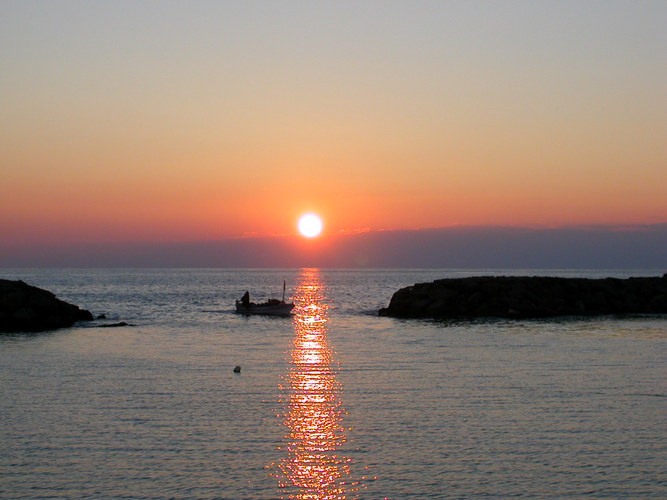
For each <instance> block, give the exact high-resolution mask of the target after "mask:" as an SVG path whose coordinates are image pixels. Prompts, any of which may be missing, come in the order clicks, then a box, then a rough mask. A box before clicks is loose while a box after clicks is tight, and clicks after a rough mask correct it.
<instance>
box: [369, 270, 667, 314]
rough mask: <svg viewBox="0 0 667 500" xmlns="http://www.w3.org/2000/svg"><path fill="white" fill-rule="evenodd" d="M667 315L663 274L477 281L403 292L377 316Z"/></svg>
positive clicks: (449, 282)
mask: <svg viewBox="0 0 667 500" xmlns="http://www.w3.org/2000/svg"><path fill="white" fill-rule="evenodd" d="M610 314H667V274H665V275H664V276H662V277H648V278H627V279H619V278H603V279H589V278H555V277H537V276H532V277H529V276H526V277H523V276H479V277H470V278H449V279H441V280H436V281H433V282H430V283H417V284H415V285H412V286H408V287H405V288H401V289H400V290H398V291H397V292H395V293H394V295H393V296H392V298H391V301H390V303H389V306H388V307H386V308H382V309H380V311H379V315H380V316H392V317H396V318H434V319H448V318H493V317H495V318H549V317H556V316H598V315H610Z"/></svg>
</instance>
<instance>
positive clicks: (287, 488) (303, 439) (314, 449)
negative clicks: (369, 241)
mask: <svg viewBox="0 0 667 500" xmlns="http://www.w3.org/2000/svg"><path fill="white" fill-rule="evenodd" d="M294 302H295V308H294V330H295V336H294V339H293V341H292V346H291V351H290V353H289V361H290V365H289V373H288V375H287V379H286V382H287V383H286V387H284V389H286V392H287V395H288V396H287V400H286V401H287V403H288V406H287V409H286V415H285V426H286V428H287V433H286V434H285V436H284V446H283V448H282V451H283V453H285V456H284V457H283V459H282V460H281V461H280V463H279V464H278V467H277V469H278V472H277V473H276V477H277V478H278V484H279V491H280V495H282V496H281V498H290V499H304V500H305V499H313V500H314V499H318V500H319V499H344V498H355V496H354V494H355V492H356V491H358V490H359V488H360V485H359V483H358V482H354V481H352V482H351V481H350V462H351V460H350V459H349V458H346V457H344V456H342V455H340V454H339V453H340V447H341V446H342V445H343V443H345V442H346V440H347V436H346V434H345V427H344V426H343V425H342V421H343V413H344V410H343V409H342V406H341V400H340V395H341V392H342V388H341V386H340V384H339V382H338V381H337V380H336V369H337V366H336V365H335V364H334V361H333V356H332V352H331V349H330V347H329V345H328V343H327V322H328V320H329V317H328V304H327V303H326V299H325V295H324V286H323V284H322V280H321V278H320V275H319V272H318V271H317V270H316V269H305V270H304V271H303V272H302V274H301V277H300V282H299V284H298V286H297V288H296V291H295V296H294ZM350 495H352V496H350Z"/></svg>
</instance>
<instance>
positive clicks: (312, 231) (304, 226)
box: [299, 214, 322, 238]
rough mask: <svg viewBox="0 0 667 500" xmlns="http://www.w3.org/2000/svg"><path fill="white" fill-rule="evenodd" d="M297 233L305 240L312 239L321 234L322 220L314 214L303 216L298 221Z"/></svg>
mask: <svg viewBox="0 0 667 500" xmlns="http://www.w3.org/2000/svg"><path fill="white" fill-rule="evenodd" d="M299 232H300V233H301V234H302V235H303V236H305V237H306V238H314V237H315V236H318V235H319V234H320V233H321V232H322V219H320V217H319V216H317V215H315V214H305V215H302V216H301V218H300V219H299Z"/></svg>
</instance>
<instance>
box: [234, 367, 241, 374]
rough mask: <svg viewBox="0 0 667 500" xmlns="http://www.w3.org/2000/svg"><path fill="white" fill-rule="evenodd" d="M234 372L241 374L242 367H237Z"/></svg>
mask: <svg viewBox="0 0 667 500" xmlns="http://www.w3.org/2000/svg"><path fill="white" fill-rule="evenodd" d="M233 371H234V373H241V367H240V366H235V367H234V370H233Z"/></svg>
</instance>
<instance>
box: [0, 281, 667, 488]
mask: <svg viewBox="0 0 667 500" xmlns="http://www.w3.org/2000/svg"><path fill="white" fill-rule="evenodd" d="M473 274H542V275H559V276H592V277H594V276H618V277H625V276H630V275H644V276H647V275H653V276H655V275H660V274H662V272H661V271H659V270H655V271H650V270H649V271H595V272H593V271H586V272H583V271H553V270H552V271H535V270H531V271H521V272H517V271H502V270H494V271H484V270H481V271H470V270H467V271H454V270H441V271H433V270H429V271H422V270H400V271H396V270H392V271H382V270H377V271H342V270H339V271H322V270H307V269H304V270H291V271H286V270H247V271H239V270H136V269H135V270H80V269H77V270H26V269H24V270H7V269H5V270H2V272H0V275H1V276H2V277H4V278H9V279H23V280H24V281H26V282H28V283H30V284H34V285H37V286H40V287H43V288H47V289H49V290H52V291H53V292H55V293H56V294H57V296H58V297H60V298H63V299H65V300H68V301H70V302H73V303H76V304H78V305H80V306H82V307H85V308H87V309H90V310H91V311H92V312H93V313H94V314H101V313H104V314H106V316H107V318H108V319H107V320H99V321H96V322H94V323H93V324H90V325H85V326H80V327H75V328H72V329H67V330H59V331H54V332H48V333H44V334H39V335H13V336H7V335H5V336H1V337H0V381H1V385H0V396H1V398H0V419H1V420H0V421H1V422H2V426H0V497H2V498H205V499H209V498H211V499H212V498H225V499H227V498H229V499H240V498H249V499H266V498H295V499H335V498H380V499H381V498H392V499H400V498H494V497H495V498H507V497H512V496H524V497H541V498H566V497H570V498H580V497H593V498H665V497H667V474H666V473H665V463H667V460H666V459H667V429H666V425H665V422H666V421H667V418H666V416H667V413H666V409H667V407H666V403H667V387H665V379H666V375H667V373H666V371H667V369H666V368H665V367H666V366H667V364H666V361H667V359H666V356H665V339H666V338H667V319H665V318H664V317H655V316H653V317H651V316H646V317H639V318H636V317H635V318H617V317H605V318H599V319H577V318H568V319H561V320H554V321H500V320H495V321H461V322H435V321H414V320H412V321H405V320H395V319H391V318H380V317H377V316H376V312H377V309H378V308H380V307H383V306H386V305H387V303H388V302H389V298H390V297H391V294H392V293H393V292H394V291H395V290H396V289H398V288H400V287H402V286H406V285H410V284H413V283H415V282H418V281H430V280H432V279H435V278H442V277H448V276H469V275H473ZM283 279H284V280H286V281H287V286H288V291H287V293H288V296H289V297H290V298H291V299H293V300H294V302H295V303H296V307H295V314H294V316H293V318H287V319H284V318H261V317H243V316H238V315H236V314H234V313H233V312H232V310H233V303H234V299H235V298H239V297H240V296H241V294H242V293H243V292H244V291H245V290H246V289H247V290H250V293H251V297H252V298H253V299H256V300H261V299H263V298H266V297H269V296H278V297H279V296H280V295H281V293H282V282H283ZM116 321H126V322H128V323H130V324H131V325H132V326H128V327H121V328H112V329H108V328H101V325H103V324H104V323H105V322H106V323H109V322H116ZM236 365H240V366H241V367H242V371H241V373H240V374H235V373H233V372H232V369H233V368H234V366H236Z"/></svg>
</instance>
